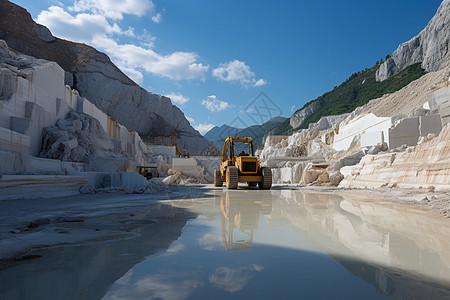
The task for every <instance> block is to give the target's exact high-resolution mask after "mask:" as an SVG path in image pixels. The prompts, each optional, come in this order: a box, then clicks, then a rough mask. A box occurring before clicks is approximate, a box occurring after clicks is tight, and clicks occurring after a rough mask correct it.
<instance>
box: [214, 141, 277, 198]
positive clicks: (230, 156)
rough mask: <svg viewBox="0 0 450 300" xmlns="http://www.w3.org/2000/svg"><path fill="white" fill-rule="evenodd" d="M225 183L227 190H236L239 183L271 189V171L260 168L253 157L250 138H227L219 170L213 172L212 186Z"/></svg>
mask: <svg viewBox="0 0 450 300" xmlns="http://www.w3.org/2000/svg"><path fill="white" fill-rule="evenodd" d="M224 182H225V183H226V186H227V188H228V189H237V187H238V183H239V182H247V184H248V186H250V187H254V186H256V185H258V187H259V188H260V189H270V188H271V187H272V170H271V169H270V168H266V167H261V164H260V163H259V162H258V159H257V158H256V156H255V152H254V148H253V141H252V138H250V137H245V138H242V137H231V136H229V137H227V138H226V139H225V143H224V144H223V148H222V163H221V165H220V169H216V170H214V186H217V187H220V186H222V185H223V183H224Z"/></svg>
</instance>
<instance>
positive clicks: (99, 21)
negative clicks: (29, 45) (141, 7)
mask: <svg viewBox="0 0 450 300" xmlns="http://www.w3.org/2000/svg"><path fill="white" fill-rule="evenodd" d="M113 2H114V3H115V2H116V0H114V1H113ZM141 2H142V1H140V0H127V1H125V2H124V3H128V4H129V5H130V6H132V7H134V6H136V5H137V3H141ZM144 2H145V1H144ZM147 2H148V1H147ZM99 3H100V4H101V5H103V6H99V7H100V8H101V9H100V8H97V9H93V10H94V13H92V14H89V13H79V14H76V15H74V16H72V15H71V14H70V13H68V12H67V11H65V10H64V9H63V8H61V7H58V6H52V7H49V8H48V9H47V10H44V11H42V12H41V13H40V14H39V15H38V18H37V20H36V21H37V22H38V23H40V24H42V25H45V26H47V27H48V28H49V29H50V30H51V31H52V33H53V34H54V35H55V36H58V37H61V38H65V39H68V40H71V41H75V42H81V43H86V44H90V45H93V46H95V47H96V48H98V49H99V50H101V51H104V52H106V53H107V54H108V55H109V56H110V57H111V59H112V61H113V62H114V63H115V64H116V65H117V66H118V67H119V68H120V69H121V70H123V72H124V73H126V74H127V75H128V76H130V77H131V78H132V79H133V80H134V81H135V82H137V83H141V82H142V80H143V72H144V71H145V72H150V73H153V74H155V75H158V76H162V77H167V78H170V79H174V80H184V79H186V80H190V79H202V80H204V79H205V75H206V73H207V72H208V70H209V66H208V65H203V64H202V63H200V62H198V59H199V57H198V55H197V54H196V53H193V52H182V51H178V52H174V53H170V54H166V55H163V54H159V53H157V52H155V51H154V50H152V49H151V48H152V47H153V42H154V40H155V38H154V37H152V36H151V35H150V34H149V33H148V32H147V31H146V30H144V31H143V34H142V35H138V34H136V33H135V30H134V28H132V27H128V29H127V30H122V29H121V28H120V26H119V25H117V24H116V23H110V22H109V21H108V19H107V17H106V15H110V14H112V12H114V10H111V11H110V13H108V14H105V15H101V14H98V13H95V11H96V10H101V11H104V10H105V11H106V10H107V9H108V8H109V6H108V5H106V4H105V1H103V0H82V1H78V2H76V5H75V6H74V8H73V9H74V11H75V10H76V11H78V10H84V9H88V8H90V7H91V6H92V5H94V4H99ZM150 3H151V2H150ZM77 5H78V6H77ZM152 5H153V4H152ZM118 9H119V8H118ZM122 12H123V13H130V12H129V10H122ZM113 35H127V36H129V37H134V38H136V39H137V40H138V41H139V42H140V43H141V45H139V46H137V45H134V44H131V43H129V44H120V43H119V42H117V41H116V40H115V39H114V38H113Z"/></svg>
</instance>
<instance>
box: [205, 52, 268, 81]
mask: <svg viewBox="0 0 450 300" xmlns="http://www.w3.org/2000/svg"><path fill="white" fill-rule="evenodd" d="M212 75H213V77H215V78H217V79H218V80H220V81H235V82H239V83H240V84H241V85H243V86H245V87H248V86H254V87H258V86H263V85H265V84H267V82H266V81H265V80H264V79H262V78H261V79H258V80H256V74H255V73H253V72H252V70H251V69H250V67H249V66H247V65H246V64H245V62H243V61H239V60H237V59H235V60H233V61H230V62H227V63H224V64H220V66H219V67H218V68H215V69H213V70H212Z"/></svg>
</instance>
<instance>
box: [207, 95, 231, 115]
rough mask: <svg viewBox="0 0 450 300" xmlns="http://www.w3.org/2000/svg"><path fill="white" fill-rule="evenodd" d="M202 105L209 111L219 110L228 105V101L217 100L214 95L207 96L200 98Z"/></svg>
mask: <svg viewBox="0 0 450 300" xmlns="http://www.w3.org/2000/svg"><path fill="white" fill-rule="evenodd" d="M202 105H203V106H204V107H206V109H207V110H209V111H211V112H214V111H221V110H224V109H227V108H229V107H230V104H229V103H228V102H226V101H220V100H218V99H217V97H216V95H211V96H208V98H207V99H206V100H202Z"/></svg>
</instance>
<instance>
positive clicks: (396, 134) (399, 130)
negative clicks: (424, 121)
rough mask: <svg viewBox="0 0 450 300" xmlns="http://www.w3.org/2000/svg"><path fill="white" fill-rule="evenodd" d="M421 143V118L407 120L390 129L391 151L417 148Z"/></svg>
mask: <svg viewBox="0 0 450 300" xmlns="http://www.w3.org/2000/svg"><path fill="white" fill-rule="evenodd" d="M418 141H419V117H412V118H405V119H403V120H401V121H399V122H398V123H397V124H395V125H394V127H392V128H390V129H389V149H390V150H391V149H395V148H398V147H400V146H401V145H407V146H415V145H417V142H418Z"/></svg>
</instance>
